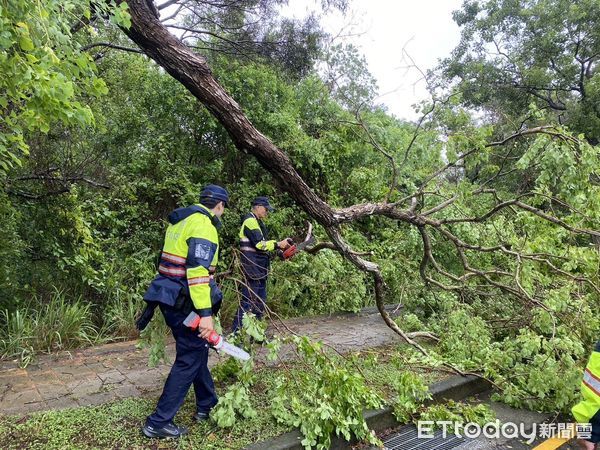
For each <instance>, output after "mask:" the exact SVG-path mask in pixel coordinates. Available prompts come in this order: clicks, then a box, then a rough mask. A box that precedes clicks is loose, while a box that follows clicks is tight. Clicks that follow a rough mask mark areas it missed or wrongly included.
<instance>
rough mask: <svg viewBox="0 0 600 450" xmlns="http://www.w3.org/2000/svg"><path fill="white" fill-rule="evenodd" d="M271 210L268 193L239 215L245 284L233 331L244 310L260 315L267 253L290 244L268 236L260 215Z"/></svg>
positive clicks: (265, 289) (262, 310) (264, 297)
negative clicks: (243, 213)
mask: <svg viewBox="0 0 600 450" xmlns="http://www.w3.org/2000/svg"><path fill="white" fill-rule="evenodd" d="M272 211H273V207H272V206H271V204H270V203H269V199H268V198H267V197H256V198H255V199H254V200H253V201H252V211H251V212H250V213H248V214H246V215H245V216H244V217H243V218H242V226H241V228H240V234H239V238H240V251H241V254H242V256H241V262H242V272H243V275H244V285H243V286H242V301H241V304H240V307H239V308H238V311H237V313H236V315H235V318H234V320H233V327H232V332H234V333H235V332H236V331H237V330H238V329H239V328H241V326H242V318H243V316H244V313H245V312H251V313H253V314H255V315H256V317H258V318H259V319H260V318H262V316H263V314H264V312H265V304H266V301H267V276H268V275H269V266H270V259H271V255H270V253H271V252H273V251H274V250H277V249H281V250H285V249H286V248H287V247H289V245H290V244H289V239H287V238H286V239H283V240H281V241H279V242H277V241H275V240H269V236H268V234H269V233H268V230H267V227H266V226H265V224H264V223H263V221H262V219H264V218H266V217H267V215H268V214H269V212H272Z"/></svg>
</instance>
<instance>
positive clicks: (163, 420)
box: [138, 184, 229, 437]
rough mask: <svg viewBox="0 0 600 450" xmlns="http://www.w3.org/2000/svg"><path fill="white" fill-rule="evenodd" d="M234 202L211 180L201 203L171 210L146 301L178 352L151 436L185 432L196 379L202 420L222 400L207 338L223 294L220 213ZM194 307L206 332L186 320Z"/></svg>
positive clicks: (147, 428)
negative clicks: (182, 423) (218, 275)
mask: <svg viewBox="0 0 600 450" xmlns="http://www.w3.org/2000/svg"><path fill="white" fill-rule="evenodd" d="M228 201H229V194H228V193H227V191H226V190H225V189H224V188H222V187H220V186H217V185H214V184H213V185H208V186H206V187H205V188H204V189H203V190H202V192H201V193H200V204H196V205H192V206H188V207H186V208H179V209H176V210H175V211H173V212H172V213H171V214H169V217H168V220H169V222H170V225H169V227H168V228H167V231H166V236H165V242H164V246H163V250H162V254H161V259H160V265H159V268H158V272H159V273H158V275H157V276H156V278H154V280H153V281H152V283H151V284H150V287H149V288H148V290H147V291H146V294H145V295H144V300H145V301H146V302H148V304H149V305H154V307H155V306H156V305H158V306H159V307H160V310H161V311H162V313H163V316H164V318H165V322H166V323H167V325H168V326H169V327H170V328H171V331H172V333H173V337H174V338H175V348H176V357H175V362H174V363H173V367H172V368H171V372H170V373H169V376H168V378H167V381H166V382H165V386H164V389H163V392H162V395H161V396H160V399H159V400H158V404H157V406H156V409H155V410H154V412H153V413H152V414H151V415H150V416H148V418H147V419H146V424H145V425H144V427H143V428H142V432H143V434H144V435H146V436H147V437H179V436H182V435H184V434H186V433H187V428H185V427H178V426H177V425H175V424H174V423H173V418H174V417H175V414H176V413H177V411H178V410H179V408H180V407H181V405H182V404H183V401H184V399H185V396H186V394H187V392H188V390H189V388H190V386H191V385H192V384H193V385H194V393H195V394H196V415H195V416H194V418H195V419H196V420H197V421H201V420H206V419H207V418H208V414H209V412H210V410H211V409H212V408H213V407H214V406H215V405H216V404H217V396H216V394H215V388H214V384H213V380H212V377H211V374H210V371H209V370H208V365H207V363H208V343H207V341H206V340H204V338H206V337H207V336H208V335H209V334H210V331H211V330H212V329H213V318H212V315H213V303H214V304H215V307H216V308H217V309H218V306H219V305H217V304H218V303H219V302H220V299H221V298H222V295H221V294H220V291H219V290H218V287H217V285H216V283H215V282H214V280H213V279H212V275H211V274H212V273H213V272H214V270H215V268H216V265H217V259H218V252H219V235H218V230H219V228H220V226H221V222H220V220H219V218H220V217H221V215H222V214H223V211H224V208H225V206H226V205H227V202H228ZM211 291H212V292H211ZM211 294H212V299H211ZM146 309H147V310H148V309H149V308H148V307H147V308H146ZM151 309H152V308H151ZM191 311H195V312H196V313H197V314H198V315H199V316H200V328H199V330H200V335H199V334H198V331H192V330H191V329H190V328H187V327H186V326H184V325H183V321H184V320H185V318H186V317H187V315H188V314H189V313H190V312H191ZM215 314H216V312H215ZM150 317H151V315H150ZM145 320H146V323H145V324H144V325H143V326H145V325H146V324H147V321H149V319H148V318H147V317H146V318H145ZM138 322H139V321H138ZM143 326H142V328H143ZM138 327H139V324H138Z"/></svg>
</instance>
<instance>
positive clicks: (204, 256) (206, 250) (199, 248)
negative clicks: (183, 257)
mask: <svg viewBox="0 0 600 450" xmlns="http://www.w3.org/2000/svg"><path fill="white" fill-rule="evenodd" d="M194 258H196V260H200V261H208V260H209V259H210V245H209V244H200V243H198V244H196V248H195V249H194Z"/></svg>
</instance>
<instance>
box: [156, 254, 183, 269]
mask: <svg viewBox="0 0 600 450" xmlns="http://www.w3.org/2000/svg"><path fill="white" fill-rule="evenodd" d="M160 257H161V259H164V260H165V261H168V262H170V263H172V264H177V265H180V266H183V265H185V263H186V258H184V257H183V256H177V255H174V254H173V253H167V252H162V254H161V255H160Z"/></svg>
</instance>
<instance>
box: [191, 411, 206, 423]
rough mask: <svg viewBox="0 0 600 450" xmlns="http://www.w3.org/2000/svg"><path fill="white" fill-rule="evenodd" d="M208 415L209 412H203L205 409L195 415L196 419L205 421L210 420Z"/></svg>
mask: <svg viewBox="0 0 600 450" xmlns="http://www.w3.org/2000/svg"><path fill="white" fill-rule="evenodd" d="M208 415H209V413H207V412H203V411H198V412H197V413H196V414H195V415H194V420H195V421H196V422H205V421H207V420H208Z"/></svg>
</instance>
